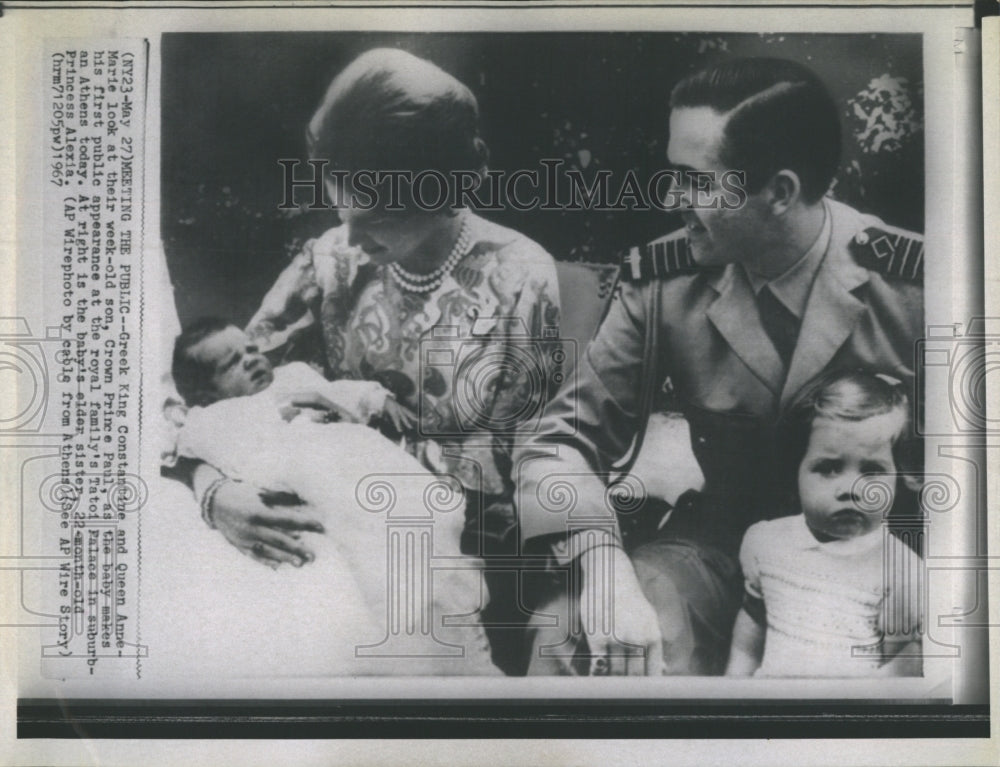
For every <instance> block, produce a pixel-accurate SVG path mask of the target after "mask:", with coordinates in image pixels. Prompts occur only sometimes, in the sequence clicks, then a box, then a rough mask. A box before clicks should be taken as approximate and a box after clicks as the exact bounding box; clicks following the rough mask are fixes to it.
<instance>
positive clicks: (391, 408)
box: [172, 318, 496, 674]
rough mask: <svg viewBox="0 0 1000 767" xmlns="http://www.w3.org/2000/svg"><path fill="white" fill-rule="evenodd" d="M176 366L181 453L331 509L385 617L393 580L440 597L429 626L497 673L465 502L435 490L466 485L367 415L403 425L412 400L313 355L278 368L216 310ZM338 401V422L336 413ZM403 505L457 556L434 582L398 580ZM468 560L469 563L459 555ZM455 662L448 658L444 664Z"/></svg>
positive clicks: (409, 596) (340, 545) (348, 554)
mask: <svg viewBox="0 0 1000 767" xmlns="http://www.w3.org/2000/svg"><path fill="white" fill-rule="evenodd" d="M172 372H173V376H174V382H175V384H176V386H177V390H178V393H180V394H181V396H182V397H183V398H184V400H185V402H186V403H187V405H188V406H189V407H188V409H187V411H186V413H184V416H183V423H182V424H181V427H180V429H179V432H178V437H177V451H178V454H180V455H182V456H186V457H188V458H195V459H199V460H201V461H204V462H206V463H208V464H211V465H212V466H214V467H216V468H217V469H219V470H220V471H221V472H222V473H223V474H225V475H226V476H227V477H229V478H231V479H235V480H241V481H245V482H249V483H252V484H253V485H255V486H256V487H259V488H261V489H262V490H268V491H272V492H278V493H289V494H293V495H295V496H297V497H298V498H300V499H301V500H302V501H303V502H304V504H305V506H304V512H303V513H313V514H318V515H320V517H321V520H320V521H321V522H324V523H326V524H325V525H324V526H325V527H326V528H327V529H328V530H331V533H330V535H329V536H328V537H329V538H331V539H332V542H333V545H334V546H335V548H336V555H337V556H340V557H342V558H343V560H344V561H345V562H346V563H347V564H348V565H349V569H350V570H351V572H352V573H353V576H354V580H355V581H356V586H357V588H358V589H360V591H361V592H362V595H363V598H364V600H365V602H366V603H367V604H368V605H369V606H370V607H371V610H372V613H373V619H374V620H375V622H376V623H378V624H381V625H383V626H385V625H386V616H388V612H387V611H388V610H389V609H390V607H391V605H390V604H389V601H388V597H387V591H388V589H389V586H391V587H392V588H394V589H395V591H393V592H392V597H391V598H392V601H393V603H394V604H396V605H397V607H398V605H400V604H404V605H405V604H409V603H411V602H413V600H417V601H418V602H419V601H420V600H426V601H427V602H430V604H426V603H425V604H419V605H417V608H418V609H417V610H416V612H417V613H419V615H420V617H421V618H422V619H423V622H424V623H425V624H426V626H425V629H426V630H427V631H429V632H432V635H433V637H434V638H438V639H440V638H441V637H444V636H447V638H448V639H447V640H446V641H450V642H456V641H459V643H460V644H461V645H464V646H465V658H466V659H467V661H469V660H471V661H473V663H471V664H470V663H468V662H464V663H463V670H462V671H460V672H459V673H488V674H489V673H495V671H496V670H495V668H494V667H492V665H491V664H490V663H489V654H488V648H487V647H486V646H485V635H484V634H483V633H482V627H481V625H479V623H478V620H477V618H478V616H477V611H478V610H479V607H480V583H479V579H480V576H479V574H478V572H476V570H475V567H474V566H470V565H471V563H470V562H469V560H468V559H467V558H465V557H463V556H462V555H461V552H460V550H459V538H460V534H461V530H462V527H463V522H464V517H463V510H464V503H459V504H450V505H449V507H448V508H446V509H439V508H432V507H431V505H430V501H428V500H427V499H428V498H431V499H433V498H439V499H440V498H441V497H442V493H443V494H444V495H445V496H447V495H449V493H451V494H453V496H454V497H460V496H458V495H454V494H460V493H461V492H462V491H461V489H460V487H459V486H458V485H457V483H448V478H447V477H444V478H441V477H438V476H436V475H435V474H433V473H431V472H429V471H427V469H425V468H424V467H423V466H422V465H421V464H420V463H419V462H418V461H417V460H416V459H415V458H413V457H412V456H411V455H409V454H408V453H406V452H405V451H404V450H403V449H402V448H401V447H400V446H398V445H396V444H395V443H393V442H392V441H390V440H389V439H387V438H386V437H384V436H382V435H381V434H379V433H378V432H377V431H376V430H375V429H373V428H370V427H368V426H366V425H364V424H366V423H368V421H369V420H371V419H373V418H379V417H381V418H385V419H387V420H388V421H389V422H390V423H391V425H392V427H393V428H394V429H395V430H396V431H399V432H402V431H405V430H406V429H408V428H410V427H411V426H412V425H413V422H414V419H413V415H412V414H411V413H410V411H408V410H406V409H405V408H403V407H402V406H400V405H399V404H398V403H397V402H396V401H395V400H394V399H393V397H392V395H391V394H390V393H389V392H388V391H387V390H386V389H384V388H383V387H382V386H381V385H379V384H378V383H375V382H371V381H332V382H331V381H327V380H326V379H324V378H323V376H321V375H320V374H319V373H317V372H316V371H315V370H313V369H312V368H310V367H309V366H308V365H306V364H305V363H290V364H288V365H282V366H279V367H275V368H272V366H271V364H270V363H269V362H268V360H267V359H266V358H265V357H264V355H263V354H261V353H260V352H259V351H258V350H257V348H256V347H255V346H254V345H253V344H252V342H251V341H250V339H249V338H248V337H247V336H246V334H245V333H243V331H241V330H240V329H239V328H237V327H235V326H234V325H232V324H230V323H228V322H225V321H224V320H220V319H216V318H205V319H202V320H199V321H197V322H195V323H194V324H192V325H191V326H189V327H187V328H186V329H185V331H184V332H183V333H182V334H181V335H180V336H179V337H178V338H177V340H176V342H175V347H174V357H173V367H172ZM330 413H333V414H335V415H334V417H335V418H336V419H337V422H335V423H330V422H329V417H328V415H329V414H330ZM396 517H405V518H406V520H407V521H408V523H409V524H410V525H411V526H412V525H414V523H420V524H422V525H423V528H422V529H423V531H424V534H425V535H426V539H425V540H424V544H423V545H425V546H427V547H428V550H429V552H431V553H432V555H433V557H435V558H436V559H437V560H438V561H439V562H440V561H445V563H446V564H447V563H449V562H451V563H452V566H451V567H448V568H436V569H435V570H434V571H433V578H431V573H430V572H425V576H426V578H428V579H430V582H426V583H425V582H424V581H421V580H420V578H421V577H425V576H418V578H417V581H418V582H417V583H415V584H410V583H409V582H408V581H407V582H405V583H403V584H402V585H400V583H401V582H400V581H399V580H398V579H397V580H395V581H393V582H392V583H391V584H388V585H387V578H389V577H390V574H391V573H393V572H395V568H394V566H393V564H392V562H390V561H388V556H389V555H388V554H387V552H388V551H390V549H391V546H390V545H389V544H388V538H387V534H388V532H389V524H390V523H391V522H392V520H393V519H394V518H396ZM330 522H333V523H334V524H333V525H331V524H329V523H330ZM321 556H322V555H321ZM317 561H318V560H317ZM459 561H464V562H465V565H466V566H464V567H463V566H459V567H455V566H454V564H455V563H457V562H459ZM412 564H413V563H412V562H410V565H411V566H412ZM421 584H423V585H421ZM343 585H344V584H331V588H333V587H339V586H343ZM431 586H433V588H431ZM399 589H403V590H405V591H406V593H404V594H399V593H397V592H398V591H399ZM411 592H416V593H411ZM456 615H461V616H466V617H465V618H463V619H460V620H456V619H455V618H451V619H449V621H448V623H449V624H450V625H454V626H460V627H464V629H463V628H459V629H454V628H448V629H446V628H444V620H443V619H444V617H445V616H456ZM432 626H433V630H432V628H431V627H432ZM368 638H369V637H364V638H362V637H359V638H358V639H359V640H361V639H368ZM375 639H376V640H377V639H379V637H375ZM362 643H363V642H362ZM442 646H444V645H442ZM477 654H478V656H480V657H478V658H477V657H476V656H477ZM471 668H475V671H470V669H471ZM408 670H409V669H408ZM454 670H457V667H454ZM454 670H453V669H449V668H448V667H447V665H446V666H445V667H442V668H439V669H438V670H437V672H438V673H445V674H446V673H450V672H454Z"/></svg>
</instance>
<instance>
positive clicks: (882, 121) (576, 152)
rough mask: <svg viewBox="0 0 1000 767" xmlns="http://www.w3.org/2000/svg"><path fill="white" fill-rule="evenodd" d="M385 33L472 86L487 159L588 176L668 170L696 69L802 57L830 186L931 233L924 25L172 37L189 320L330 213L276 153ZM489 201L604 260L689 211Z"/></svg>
mask: <svg viewBox="0 0 1000 767" xmlns="http://www.w3.org/2000/svg"><path fill="white" fill-rule="evenodd" d="M379 46H390V47H399V48H402V49H404V50H408V51H410V52H412V53H414V54H416V55H418V56H422V57H424V58H427V59H430V60H431V61H433V62H435V63H436V64H438V65H439V66H441V67H442V68H444V69H445V70H447V71H448V72H451V73H452V74H453V75H455V76H456V77H457V78H459V79H460V80H462V81H463V82H464V83H466V84H467V85H468V86H469V87H470V88H471V89H472V91H473V92H474V93H475V94H476V96H477V98H478V99H479V103H480V108H481V113H482V131H483V137H484V138H485V139H486V141H487V143H488V144H489V146H490V149H491V155H492V156H491V160H490V166H491V167H492V168H497V169H504V170H507V171H513V170H515V169H518V168H538V167H540V166H539V165H538V162H539V160H540V159H542V158H556V159H562V160H564V161H565V163H566V167H568V168H573V167H575V168H580V169H581V170H582V172H583V173H584V176H585V178H588V180H589V178H591V176H590V174H593V173H595V172H596V171H597V170H598V169H602V168H607V169H610V170H611V171H612V173H613V177H614V178H620V177H621V176H622V175H623V174H625V173H626V172H627V171H628V170H629V169H632V170H634V171H635V173H636V174H637V175H638V178H639V179H643V180H644V179H646V178H648V176H649V175H651V174H652V173H653V172H655V171H656V170H659V169H661V168H663V167H665V165H666V157H665V156H666V146H667V139H668V136H667V114H668V112H667V97H668V94H669V92H670V88H671V87H672V86H673V85H674V83H676V82H677V81H678V80H679V79H680V78H681V77H683V76H685V75H686V74H688V73H690V72H692V71H695V70H697V69H700V68H702V67H704V66H708V65H710V64H712V63H714V62H717V61H719V60H721V59H723V58H726V57H730V56H742V55H770V56H781V57H786V58H792V59H797V60H799V61H802V62H803V63H805V64H807V65H808V66H810V67H812V68H813V69H814V70H815V71H816V72H817V73H818V74H819V75H820V76H821V77H822V78H823V80H824V82H825V83H826V84H827V86H828V87H829V88H830V90H831V92H832V93H833V95H834V98H835V99H836V100H837V103H838V104H840V105H841V107H842V125H843V128H844V146H843V158H842V161H841V170H840V173H839V174H838V176H837V179H836V182H835V184H834V187H833V191H832V194H833V195H834V196H835V197H837V198H839V199H842V200H844V201H846V202H848V203H850V204H852V205H854V206H855V207H857V208H859V209H861V210H864V211H866V212H872V213H875V214H877V215H879V216H881V217H882V218H883V219H885V220H886V221H887V222H888V223H891V224H894V225H897V226H903V227H907V228H910V229H915V230H918V231H922V229H923V218H924V172H923V168H924V163H923V158H924V137H923V129H922V127H923V78H922V64H921V51H922V46H921V39H920V36H919V35H876V34H852V35H829V34H827V35H813V34H808V35H792V34H788V35H781V34H764V35H760V34H726V35H706V34H675V33H594V34H576V33H574V34H549V33H533V34H495V33H485V34H466V33H461V34H399V33H391V34H390V33H377V34H376V33H281V34H278V33H243V34H169V35H164V38H163V79H162V100H161V104H162V114H163V117H162V144H161V145H162V166H161V180H162V181H161V183H162V203H161V205H162V209H161V228H162V234H163V239H164V247H165V249H166V254H167V259H168V263H169V266H170V272H171V278H172V280H173V283H174V286H175V296H176V300H177V305H178V312H179V314H180V318H181V320H182V321H187V320H189V319H191V318H192V317H194V316H196V315H199V314H206V313H219V314H223V315H226V316H229V317H232V318H234V319H235V320H237V321H240V322H245V321H246V320H247V319H249V317H250V315H251V314H252V313H253V311H254V309H255V308H256V306H257V304H258V302H259V300H260V297H261V296H262V295H263V293H264V291H266V289H267V288H268V287H269V286H270V284H271V282H272V281H273V279H274V278H275V276H276V275H277V274H278V272H280V270H281V269H282V267H283V266H284V264H285V263H287V259H288V258H289V257H290V256H291V255H293V254H294V253H295V252H296V250H297V249H298V247H299V246H300V245H301V243H302V242H303V241H304V239H306V238H307V237H310V236H314V235H316V234H318V233H320V232H322V231H323V230H325V229H326V228H328V227H330V226H332V225H335V224H336V222H337V219H336V214H335V213H333V212H332V211H306V210H305V209H304V208H302V209H296V210H292V211H281V210H279V209H278V205H279V204H280V202H281V200H282V193H283V183H282V169H281V168H280V167H279V165H278V163H277V160H278V159H279V158H302V159H305V156H306V155H305V146H304V144H305V142H304V129H305V125H306V122H307V121H308V119H309V117H310V116H311V114H312V112H313V110H314V109H315V107H316V105H317V103H318V102H319V99H320V97H321V96H322V94H323V92H324V91H325V89H326V87H327V85H328V84H329V82H330V80H331V79H332V77H333V76H334V75H335V74H336V73H337V72H338V71H339V70H340V69H341V68H343V67H344V66H345V65H346V64H347V63H348V62H350V61H351V59H353V58H354V57H355V56H357V55H358V54H359V53H361V52H363V51H365V50H367V49H369V48H373V47H379ZM612 186H613V187H614V184H612ZM488 215H489V216H490V217H491V218H493V219H494V220H497V221H499V222H501V223H504V224H506V225H508V226H512V227H514V228H516V229H518V230H520V231H522V232H524V233H526V234H527V235H529V236H530V237H532V238H534V239H535V240H537V241H538V242H540V243H541V244H542V245H543V246H545V247H546V248H547V249H548V250H549V251H550V252H551V253H552V254H553V255H554V256H555V257H556V258H557V259H560V260H572V261H591V262H607V261H609V260H611V259H613V258H614V257H615V254H616V253H617V252H618V251H620V250H621V249H623V248H626V247H628V246H630V245H633V244H639V243H642V242H645V241H648V240H650V239H652V238H654V237H656V236H658V235H660V234H663V233H665V232H667V231H670V230H671V229H673V228H675V227H676V226H677V225H678V220H677V218H676V214H671V213H663V212H660V211H656V210H652V211H647V212H640V211H617V212H594V211H576V212H574V211H539V210H536V211H529V212H518V211H514V210H504V211H498V212H495V213H490V214H488Z"/></svg>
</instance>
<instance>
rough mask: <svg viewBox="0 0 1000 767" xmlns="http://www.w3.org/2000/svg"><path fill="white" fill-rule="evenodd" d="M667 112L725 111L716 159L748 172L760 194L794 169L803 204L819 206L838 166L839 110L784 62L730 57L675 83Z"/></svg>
mask: <svg viewBox="0 0 1000 767" xmlns="http://www.w3.org/2000/svg"><path fill="white" fill-rule="evenodd" d="M670 107H671V109H677V108H680V107H711V108H712V109H714V110H715V111H717V112H720V113H729V120H728V121H727V123H726V127H725V132H724V134H723V144H722V149H721V153H722V156H721V157H720V158H719V159H721V160H722V162H723V163H725V164H726V166H727V168H731V169H733V170H742V171H745V172H746V190H747V191H748V192H749V193H750V194H754V193H756V192H759V191H760V190H761V189H762V188H763V186H764V185H765V184H766V183H767V182H768V181H769V180H770V179H771V178H772V177H773V176H774V174H775V173H777V172H778V171H780V170H785V169H787V170H792V171H794V172H795V173H796V174H797V175H798V177H799V181H800V182H801V184H802V197H803V199H804V200H805V201H806V202H809V203H814V202H817V201H819V200H820V199H821V198H822V197H823V195H824V194H826V191H827V189H829V187H830V182H831V181H832V180H833V176H834V174H835V173H836V172H837V166H838V164H839V162H840V141H841V136H840V118H839V115H838V111H837V105H836V103H834V101H833V98H832V97H831V96H830V93H829V91H828V90H827V89H826V86H825V85H823V83H822V81H821V80H820V79H819V77H817V76H816V74H815V73H814V72H812V71H811V70H809V69H808V68H807V67H805V66H803V65H802V64H799V63H797V62H795V61H789V60H787V59H771V58H743V59H732V60H729V61H726V62H725V63H723V64H719V65H718V66H716V67H712V68H710V69H705V70H703V71H701V72H698V73H696V74H693V75H691V76H690V77H687V78H685V79H684V80H682V81H681V82H679V83H678V84H677V85H676V86H675V87H674V89H673V91H672V92H671V94H670Z"/></svg>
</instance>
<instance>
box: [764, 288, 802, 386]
mask: <svg viewBox="0 0 1000 767" xmlns="http://www.w3.org/2000/svg"><path fill="white" fill-rule="evenodd" d="M757 311H758V312H759V313H760V324H761V325H762V326H763V328H764V332H765V333H767V336H768V338H770V339H771V343H773V344H774V348H775V349H777V350H778V355H779V356H780V357H781V361H782V362H783V363H784V364H785V370H786V371H787V370H788V366H789V364H790V363H791V361H792V352H793V351H795V340H796V339H797V338H798V335H799V321H798V319H796V317H795V315H794V314H792V313H791V312H790V311H789V310H788V309H787V308H786V307H785V305H784V304H783V303H781V301H779V300H778V299H777V297H776V296H775V295H774V293H772V292H771V289H770V288H769V287H768V286H766V285H765V286H764V287H763V288H762V289H761V291H760V293H758V294H757Z"/></svg>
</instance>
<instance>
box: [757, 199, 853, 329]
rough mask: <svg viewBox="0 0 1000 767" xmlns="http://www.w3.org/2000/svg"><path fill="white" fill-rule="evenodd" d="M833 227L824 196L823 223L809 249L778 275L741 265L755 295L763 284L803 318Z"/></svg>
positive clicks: (797, 316)
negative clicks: (769, 277)
mask: <svg viewBox="0 0 1000 767" xmlns="http://www.w3.org/2000/svg"><path fill="white" fill-rule="evenodd" d="M832 229H833V226H832V223H831V215H830V209H829V206H828V205H827V203H826V200H823V225H822V226H821V227H820V231H819V234H818V235H817V236H816V239H815V240H813V244H812V245H810V246H809V249H808V250H807V251H806V252H805V253H804V254H803V255H802V257H801V258H799V260H798V261H796V262H795V263H794V264H792V265H791V266H790V267H788V269H786V270H785V271H784V272H783V273H782V274H781V275H780V276H778V277H775V278H774V279H772V280H767V279H765V278H763V277H761V276H760V275H758V274H754V273H753V272H751V271H749V270H748V269H746V268H744V270H743V271H744V272H745V273H746V277H747V279H748V280H749V281H750V287H751V288H753V292H754V295H759V294H760V291H761V290H762V289H763V288H764V286H765V285H766V286H767V287H769V288H770V289H771V292H772V293H774V295H775V297H776V298H777V299H778V300H779V301H781V303H782V304H784V306H785V308H786V309H788V310H789V311H790V312H791V313H792V314H794V315H795V318H796V319H798V320H801V319H802V315H803V314H805V310H806V303H807V302H808V300H809V290H810V288H812V284H813V278H814V277H815V276H816V272H817V271H819V267H820V264H821V263H822V262H823V256H825V255H826V252H827V248H828V247H829V245H830V233H831V231H832Z"/></svg>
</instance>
